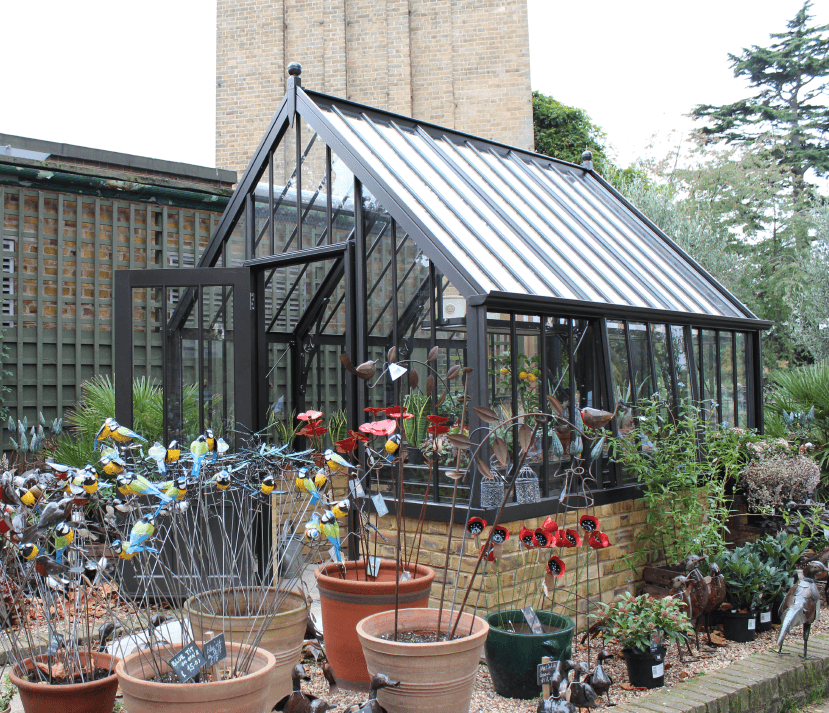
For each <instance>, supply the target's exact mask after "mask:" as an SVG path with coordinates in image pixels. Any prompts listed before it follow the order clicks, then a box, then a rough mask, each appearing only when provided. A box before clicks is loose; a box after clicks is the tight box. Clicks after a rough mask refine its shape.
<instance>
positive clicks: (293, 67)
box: [288, 62, 302, 77]
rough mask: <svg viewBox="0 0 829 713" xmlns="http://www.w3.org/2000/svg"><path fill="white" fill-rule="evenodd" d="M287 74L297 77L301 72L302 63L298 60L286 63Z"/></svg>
mask: <svg viewBox="0 0 829 713" xmlns="http://www.w3.org/2000/svg"><path fill="white" fill-rule="evenodd" d="M288 74H290V75H291V76H292V77H298V76H299V75H300V74H302V65H301V64H300V63H299V62H291V63H290V64H289V65H288Z"/></svg>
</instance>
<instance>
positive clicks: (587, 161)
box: [581, 151, 593, 171]
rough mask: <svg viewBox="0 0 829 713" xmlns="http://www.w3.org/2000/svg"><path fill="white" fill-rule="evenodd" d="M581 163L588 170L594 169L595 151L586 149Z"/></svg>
mask: <svg viewBox="0 0 829 713" xmlns="http://www.w3.org/2000/svg"><path fill="white" fill-rule="evenodd" d="M581 165H582V166H583V167H584V168H586V169H587V170H588V171H592V170H593V152H592V151H585V152H584V153H582V155H581Z"/></svg>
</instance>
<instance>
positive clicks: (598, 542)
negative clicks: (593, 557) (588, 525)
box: [587, 532, 610, 550]
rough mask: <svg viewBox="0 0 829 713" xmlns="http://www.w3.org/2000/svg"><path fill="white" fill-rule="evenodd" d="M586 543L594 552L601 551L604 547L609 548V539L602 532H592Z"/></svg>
mask: <svg viewBox="0 0 829 713" xmlns="http://www.w3.org/2000/svg"><path fill="white" fill-rule="evenodd" d="M587 543H588V544H589V545H590V546H591V547H592V548H593V549H594V550H603V549H604V548H605V547H610V539H609V538H608V536H607V534H606V533H604V532H594V533H592V534H591V535H590V539H588V540H587Z"/></svg>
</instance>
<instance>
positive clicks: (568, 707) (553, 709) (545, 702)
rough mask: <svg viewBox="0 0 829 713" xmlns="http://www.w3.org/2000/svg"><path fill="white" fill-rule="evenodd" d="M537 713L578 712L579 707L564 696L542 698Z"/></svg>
mask: <svg viewBox="0 0 829 713" xmlns="http://www.w3.org/2000/svg"><path fill="white" fill-rule="evenodd" d="M535 710H536V713H577V710H578V709H577V708H576V707H575V706H574V705H573V704H572V703H570V701H568V700H565V699H564V698H546V699H545V698H542V699H541V700H540V701H539V702H538V707H537V708H536V709H535Z"/></svg>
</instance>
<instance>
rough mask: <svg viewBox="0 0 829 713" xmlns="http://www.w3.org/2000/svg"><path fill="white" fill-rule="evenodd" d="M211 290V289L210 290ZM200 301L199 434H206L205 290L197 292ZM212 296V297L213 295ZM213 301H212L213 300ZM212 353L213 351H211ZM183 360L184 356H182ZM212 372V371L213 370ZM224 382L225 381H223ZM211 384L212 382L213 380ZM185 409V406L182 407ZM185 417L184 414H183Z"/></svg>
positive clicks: (198, 341) (198, 340)
mask: <svg viewBox="0 0 829 713" xmlns="http://www.w3.org/2000/svg"><path fill="white" fill-rule="evenodd" d="M208 289H210V288H208ZM196 294H197V295H198V299H199V309H198V319H199V327H198V330H197V332H198V339H197V343H198V355H199V356H198V370H199V433H204V379H205V373H204V347H205V341H204V288H201V289H198V290H197V291H196ZM211 296H212V295H211ZM211 301H212V300H211ZM211 351H212V350H211ZM182 358H183V355H182ZM211 371H212V369H211ZM211 376H212V375H211ZM223 381H225V380H224V379H223ZM211 383H213V382H212V380H211ZM182 409H183V405H182ZM182 415H183V414H182Z"/></svg>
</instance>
